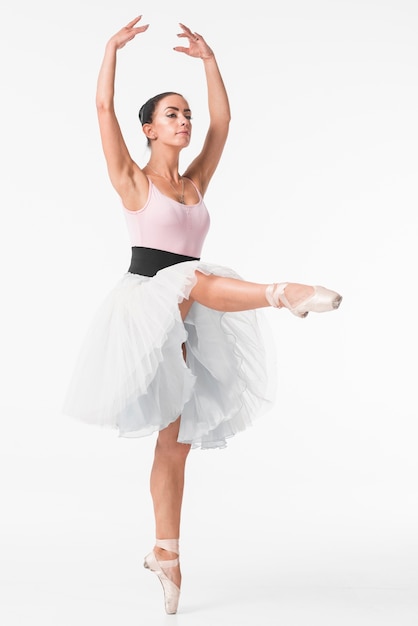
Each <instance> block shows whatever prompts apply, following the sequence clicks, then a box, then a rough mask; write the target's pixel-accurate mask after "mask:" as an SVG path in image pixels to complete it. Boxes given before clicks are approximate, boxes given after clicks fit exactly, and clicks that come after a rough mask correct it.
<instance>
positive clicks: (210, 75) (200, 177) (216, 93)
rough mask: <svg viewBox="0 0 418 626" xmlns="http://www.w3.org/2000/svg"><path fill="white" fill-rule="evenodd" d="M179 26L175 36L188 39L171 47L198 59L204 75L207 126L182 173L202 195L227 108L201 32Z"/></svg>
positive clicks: (222, 133) (214, 163)
mask: <svg viewBox="0 0 418 626" xmlns="http://www.w3.org/2000/svg"><path fill="white" fill-rule="evenodd" d="M180 26H181V28H182V30H183V32H182V33H180V34H179V35H178V37H186V38H187V39H188V40H189V47H188V48H186V47H183V46H177V47H175V48H174V50H177V51H178V52H183V53H185V54H188V55H189V56H192V57H196V58H200V59H202V61H203V65H204V69H205V75H206V82H207V89H208V107H209V128H208V132H207V134H206V138H205V141H204V144H203V148H202V150H201V152H200V154H198V156H197V157H196V158H195V159H194V160H193V162H192V163H191V164H190V165H189V167H188V168H187V170H186V172H185V173H184V175H185V176H187V177H189V178H191V179H193V180H194V181H195V182H196V183H197V184H198V186H199V188H200V190H201V192H202V194H204V193H205V192H206V189H207V187H208V184H209V182H210V179H211V178H212V176H213V174H214V172H215V170H216V168H217V166H218V163H219V160H220V158H221V155H222V152H223V149H224V146H225V142H226V139H227V137H228V130H229V123H230V121H231V111H230V108H229V100H228V94H227V92H226V89H225V85H224V82H223V79H222V76H221V73H220V71H219V67H218V64H217V62H216V58H215V55H214V53H213V51H212V50H211V48H210V47H209V46H208V44H207V43H206V41H205V40H204V38H203V37H202V35H199V34H198V33H192V31H191V30H190V29H189V28H188V27H187V26H185V25H184V24H180Z"/></svg>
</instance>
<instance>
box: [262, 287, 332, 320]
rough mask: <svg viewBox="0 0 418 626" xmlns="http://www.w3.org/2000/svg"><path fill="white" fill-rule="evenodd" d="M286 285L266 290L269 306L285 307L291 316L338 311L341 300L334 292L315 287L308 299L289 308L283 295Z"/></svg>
mask: <svg viewBox="0 0 418 626" xmlns="http://www.w3.org/2000/svg"><path fill="white" fill-rule="evenodd" d="M287 285H288V283H273V284H272V285H269V286H268V287H267V289H266V298H267V301H268V303H269V304H270V305H271V306H274V307H278V306H279V303H281V304H282V305H283V306H285V307H286V308H287V309H289V311H290V312H291V313H293V315H296V316H297V317H306V316H307V315H308V313H309V312H310V311H312V312H314V313H325V312H327V311H334V310H335V309H338V307H339V306H340V304H341V300H342V299H343V298H342V296H340V294H339V293H337V292H336V291H331V290H330V289H326V288H325V287H320V286H316V287H314V288H313V289H314V292H313V294H312V295H310V296H309V297H308V298H306V299H305V300H303V301H302V302H299V303H298V304H297V305H295V306H293V307H292V306H291V305H290V303H289V301H288V299H287V298H286V296H285V295H284V290H285V289H286V287H287Z"/></svg>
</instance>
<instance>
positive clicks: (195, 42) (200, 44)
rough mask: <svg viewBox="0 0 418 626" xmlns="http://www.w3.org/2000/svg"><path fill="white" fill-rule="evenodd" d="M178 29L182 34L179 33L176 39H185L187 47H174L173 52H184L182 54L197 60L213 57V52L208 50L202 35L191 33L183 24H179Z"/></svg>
mask: <svg viewBox="0 0 418 626" xmlns="http://www.w3.org/2000/svg"><path fill="white" fill-rule="evenodd" d="M180 28H181V29H182V30H183V32H182V33H179V34H178V35H177V37H186V38H187V39H188V40H189V47H188V48H185V47H184V46H176V47H175V48H174V50H176V51H177V52H184V54H188V55H189V56H190V57H196V58H198V59H208V58H209V57H212V56H213V51H212V50H211V49H210V48H209V46H208V44H207V43H206V41H205V40H204V39H203V37H202V35H199V33H192V31H191V30H190V28H188V27H187V26H185V25H184V24H180Z"/></svg>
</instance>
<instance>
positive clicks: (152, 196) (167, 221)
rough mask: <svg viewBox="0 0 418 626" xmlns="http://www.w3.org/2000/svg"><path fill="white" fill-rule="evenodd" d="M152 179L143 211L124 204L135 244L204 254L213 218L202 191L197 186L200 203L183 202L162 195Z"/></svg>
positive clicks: (181, 252) (131, 236) (179, 252)
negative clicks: (210, 215)
mask: <svg viewBox="0 0 418 626" xmlns="http://www.w3.org/2000/svg"><path fill="white" fill-rule="evenodd" d="M148 180H149V193H148V199H147V201H146V203H145V206H144V207H143V208H142V209H140V210H139V211H129V210H128V209H126V208H125V207H124V214H125V217H126V223H127V226H128V232H129V236H130V239H131V244H132V246H143V247H145V248H156V249H157V250H165V251H167V252H175V253H176V254H183V255H186V256H193V257H200V254H201V252H202V247H203V243H204V241H205V238H206V235H207V232H208V230H209V224H210V218H209V213H208V210H207V208H206V206H205V204H204V202H203V198H202V195H201V194H200V192H199V190H198V189H197V188H196V186H195V185H194V187H195V188H196V191H197V193H198V195H199V202H198V204H181V203H180V202H177V201H176V200H173V199H172V198H169V197H168V196H165V195H164V194H162V193H161V191H159V190H158V189H157V187H156V186H155V185H154V184H153V183H152V181H151V180H150V179H148ZM190 182H192V181H190ZM192 184H193V183H192Z"/></svg>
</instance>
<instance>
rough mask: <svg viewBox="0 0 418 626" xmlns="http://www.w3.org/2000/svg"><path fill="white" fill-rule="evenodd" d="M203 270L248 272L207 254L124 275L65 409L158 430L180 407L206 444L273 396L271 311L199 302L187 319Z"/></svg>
mask: <svg viewBox="0 0 418 626" xmlns="http://www.w3.org/2000/svg"><path fill="white" fill-rule="evenodd" d="M196 271H199V272H202V273H204V274H216V275H221V276H228V277H231V278H240V276H239V275H238V274H236V273H235V272H234V271H233V270H231V269H229V268H226V267H221V266H216V265H213V264H209V263H203V262H201V261H187V262H184V263H178V264H176V265H172V266H170V267H166V268H165V269H162V270H160V271H159V272H157V274H156V275H155V276H153V277H146V276H141V275H138V274H132V273H129V272H128V273H127V274H125V275H124V276H123V277H122V278H121V280H120V281H119V283H118V284H117V285H116V286H115V288H114V289H113V290H112V291H111V292H110V294H109V295H108V296H107V298H106V299H105V301H104V302H103V304H102V305H101V307H100V308H99V310H98V312H97V314H96V316H95V318H94V319H93V320H92V323H91V326H90V329H89V330H88V333H87V335H86V337H85V340H84V343H83V345H82V347H81V351H80V354H79V357H78V361H77V363H76V365H75V369H74V373H73V376H72V380H71V382H70V385H69V390H68V393H67V397H66V400H65V403H64V413H65V414H67V415H69V416H72V417H75V418H79V419H81V420H83V421H84V422H87V423H90V424H96V425H99V426H108V427H112V428H116V429H118V431H119V435H120V436H122V437H142V436H146V435H150V434H151V433H154V432H156V431H159V430H161V429H163V428H165V427H167V426H168V425H169V424H170V423H171V422H173V421H175V420H176V419H177V418H178V417H179V416H180V418H181V419H180V430H179V436H178V441H179V442H181V443H188V444H191V445H192V447H196V448H197V447H200V448H204V449H205V448H223V447H225V445H226V440H227V439H228V438H229V437H232V436H233V435H235V434H236V433H238V432H240V431H243V430H245V429H246V428H247V427H248V426H250V425H252V423H253V420H254V419H255V418H256V417H258V416H259V415H261V414H262V413H264V412H265V411H266V410H268V409H269V408H270V407H271V406H272V403H273V402H274V400H275V384H276V369H275V368H276V359H275V351H274V340H273V338H272V334H271V331H270V328H269V326H268V323H267V321H266V319H265V317H264V316H263V314H262V311H261V310H250V311H244V312H238V313H235V312H234V313H224V312H219V311H214V310H212V309H209V308H207V307H205V306H202V305H200V304H198V303H197V302H194V303H193V305H192V307H191V309H190V311H189V313H188V315H187V317H186V319H185V321H184V322H183V321H182V319H181V315H180V311H179V307H178V305H179V303H180V302H181V301H182V300H184V299H187V298H188V297H189V294H190V291H191V289H192V288H193V286H194V284H195V282H196ZM183 344H185V348H186V359H185V358H184V354H183V349H182V346H183Z"/></svg>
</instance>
